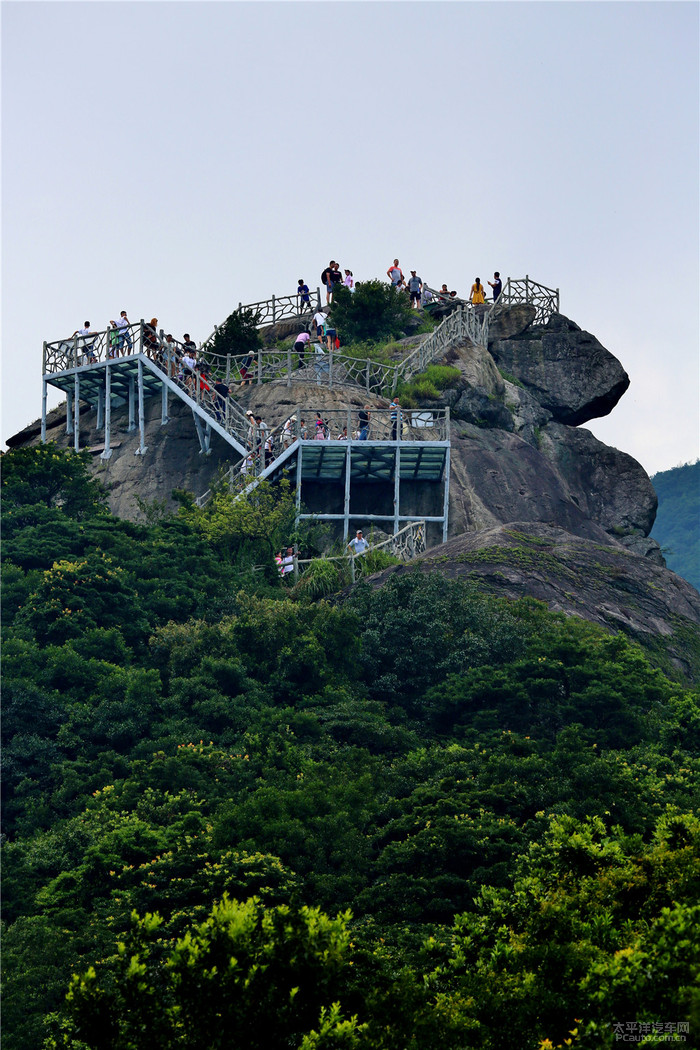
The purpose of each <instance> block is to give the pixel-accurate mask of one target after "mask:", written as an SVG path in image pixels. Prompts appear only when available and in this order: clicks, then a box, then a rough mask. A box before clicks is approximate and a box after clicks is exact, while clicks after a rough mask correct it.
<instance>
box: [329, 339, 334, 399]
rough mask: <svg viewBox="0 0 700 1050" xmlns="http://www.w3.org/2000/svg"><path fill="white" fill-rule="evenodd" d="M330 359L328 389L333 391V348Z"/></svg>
mask: <svg viewBox="0 0 700 1050" xmlns="http://www.w3.org/2000/svg"><path fill="white" fill-rule="evenodd" d="M329 357H330V364H329V366H328V389H329V390H332V389H333V347H331V349H330V352H329Z"/></svg>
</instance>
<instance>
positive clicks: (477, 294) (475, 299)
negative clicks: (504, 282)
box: [469, 277, 486, 306]
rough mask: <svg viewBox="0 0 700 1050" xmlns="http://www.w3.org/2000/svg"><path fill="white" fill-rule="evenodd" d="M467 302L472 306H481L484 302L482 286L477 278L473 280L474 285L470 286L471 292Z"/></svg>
mask: <svg viewBox="0 0 700 1050" xmlns="http://www.w3.org/2000/svg"><path fill="white" fill-rule="evenodd" d="M469 302H470V303H472V305H473V306H483V305H484V303H485V302H486V297H485V295H484V286H483V285H482V283H481V281H480V280H479V278H478V277H476V278H475V279H474V284H473V285H472V292H471V295H470V296H469Z"/></svg>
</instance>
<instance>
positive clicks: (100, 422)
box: [95, 365, 109, 430]
mask: <svg viewBox="0 0 700 1050" xmlns="http://www.w3.org/2000/svg"><path fill="white" fill-rule="evenodd" d="M106 367H107V368H108V367H109V365H107V366H106ZM104 425H105V392H104V390H103V389H102V387H100V388H99V390H98V391H97V422H96V423H95V430H102V427H103V426H104Z"/></svg>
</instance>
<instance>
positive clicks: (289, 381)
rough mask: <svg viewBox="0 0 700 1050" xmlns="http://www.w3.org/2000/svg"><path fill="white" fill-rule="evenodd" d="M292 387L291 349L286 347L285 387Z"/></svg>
mask: <svg viewBox="0 0 700 1050" xmlns="http://www.w3.org/2000/svg"><path fill="white" fill-rule="evenodd" d="M291 385H292V348H291V346H288V347H287V386H291Z"/></svg>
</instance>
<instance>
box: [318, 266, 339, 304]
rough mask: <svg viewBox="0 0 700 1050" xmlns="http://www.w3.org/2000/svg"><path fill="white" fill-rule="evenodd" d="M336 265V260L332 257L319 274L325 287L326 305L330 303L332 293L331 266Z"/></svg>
mask: <svg viewBox="0 0 700 1050" xmlns="http://www.w3.org/2000/svg"><path fill="white" fill-rule="evenodd" d="M337 265H338V264H337V263H336V261H335V260H334V259H331V261H330V262H329V263H328V266H327V267H326V268H325V270H324V271H323V273H322V274H321V283H322V284H324V285H325V287H326V305H328V304H329V303H330V301H331V297H332V295H333V281H332V280H331V274H332V273H333V267H334V266H337Z"/></svg>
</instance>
